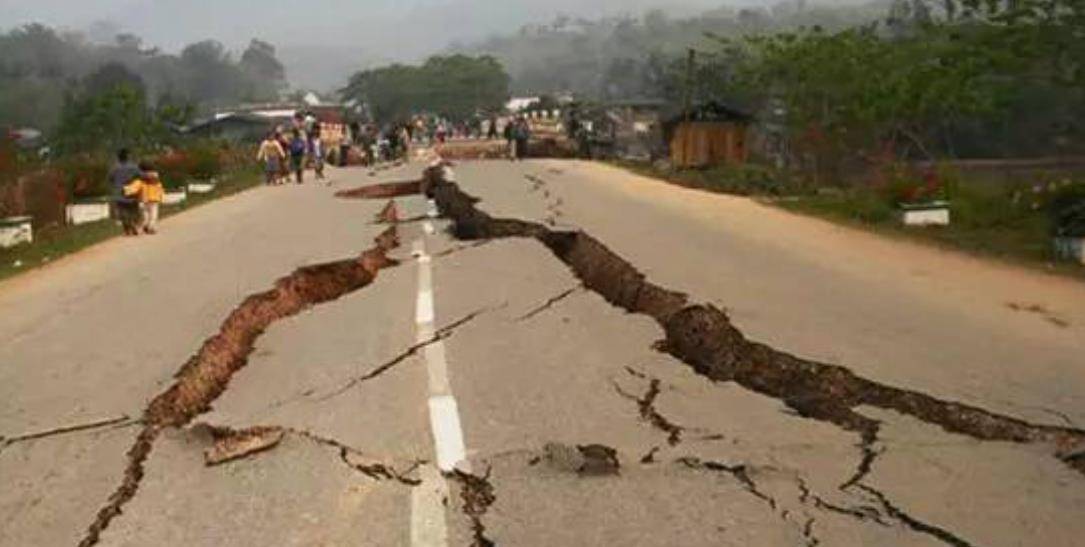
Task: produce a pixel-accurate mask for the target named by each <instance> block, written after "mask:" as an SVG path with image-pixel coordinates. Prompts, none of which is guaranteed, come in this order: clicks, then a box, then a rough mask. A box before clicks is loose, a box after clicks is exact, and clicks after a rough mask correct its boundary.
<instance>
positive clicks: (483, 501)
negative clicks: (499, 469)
mask: <svg viewBox="0 0 1085 547" xmlns="http://www.w3.org/2000/svg"><path fill="white" fill-rule="evenodd" d="M490 472H491V470H487V471H486V474H485V475H483V476H481V477H479V476H476V475H472V474H470V473H465V472H463V471H460V470H455V471H453V472H452V473H449V474H448V475H447V476H448V478H449V480H453V481H456V482H457V483H459V485H460V501H461V502H462V503H463V513H464V515H466V516H467V518H468V519H469V520H470V521H471V531H472V534H473V536H474V542H473V543H472V547H494V546H495V545H496V543H494V542H493V540H491V539H490V538H488V537H486V525H485V524H483V523H482V518H483V517H484V516H486V512H487V511H489V510H490V506H491V505H493V503H494V502H495V501H497V496H496V495H494V487H493V484H491V483H490Z"/></svg>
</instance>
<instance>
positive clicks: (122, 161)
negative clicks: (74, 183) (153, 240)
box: [109, 149, 166, 236]
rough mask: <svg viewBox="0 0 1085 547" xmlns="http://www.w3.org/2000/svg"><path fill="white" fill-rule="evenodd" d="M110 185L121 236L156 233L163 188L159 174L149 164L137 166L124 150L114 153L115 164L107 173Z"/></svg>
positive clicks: (163, 192)
mask: <svg viewBox="0 0 1085 547" xmlns="http://www.w3.org/2000/svg"><path fill="white" fill-rule="evenodd" d="M109 180H110V182H111V184H112V186H113V194H114V201H113V206H114V212H115V215H114V216H115V217H116V218H117V219H119V220H120V222H121V226H122V227H123V228H124V234H125V235H128V236H138V235H140V234H149V235H153V234H155V233H157V231H158V215H159V209H160V208H161V206H162V201H163V200H164V199H165V197H166V189H165V187H164V186H163V184H162V180H161V178H159V176H158V171H157V170H155V168H154V166H153V165H152V164H151V163H149V162H142V163H138V164H137V163H136V162H135V161H134V160H133V159H132V157H131V153H130V152H129V151H128V150H127V149H122V150H120V151H119V152H117V165H116V166H114V167H113V170H112V171H110V173H109Z"/></svg>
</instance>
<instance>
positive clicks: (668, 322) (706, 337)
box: [427, 170, 1085, 484]
mask: <svg viewBox="0 0 1085 547" xmlns="http://www.w3.org/2000/svg"><path fill="white" fill-rule="evenodd" d="M434 171H439V170H434ZM427 176H428V177H431V178H433V177H432V175H429V174H427ZM432 193H433V195H434V197H435V199H436V201H437V204H438V207H439V209H440V211H441V213H442V214H443V215H444V216H445V217H447V218H449V219H451V220H452V222H453V226H452V229H453V233H454V235H455V236H456V237H457V238H459V239H463V240H491V239H499V238H532V239H535V240H537V241H539V242H540V243H542V244H543V245H545V246H546V247H547V248H549V249H550V250H551V252H553V254H554V255H555V256H556V257H557V258H558V259H560V260H561V261H562V262H564V263H565V264H566V265H567V266H568V267H569V268H570V269H571V270H572V272H573V273H574V275H576V277H577V278H579V279H580V281H581V282H582V283H583V286H584V287H585V288H587V289H589V290H591V291H593V292H595V293H597V294H598V295H600V296H601V297H603V298H604V299H606V300H607V301H608V302H609V303H611V304H612V305H614V306H617V307H619V308H621V309H623V310H626V311H628V312H630V313H636V314H643V315H647V316H649V317H652V318H653V319H655V320H656V321H657V322H658V323H659V325H660V326H661V327H662V329H663V331H664V332H665V333H666V338H665V341H664V342H663V343H661V344H660V346H659V349H661V350H663V351H665V352H667V353H669V354H670V355H672V356H674V357H675V358H677V359H679V360H681V361H682V362H684V363H686V364H687V365H689V366H690V367H692V368H693V369H694V370H695V371H696V372H698V373H699V374H701V375H703V376H706V377H708V378H710V379H712V380H715V381H720V382H735V383H737V384H739V385H741V386H743V387H745V388H747V389H749V390H752V391H755V392H757V393H761V394H763V395H766V396H769V397H772V398H775V399H778V400H780V401H782V402H783V403H785V404H786V405H787V406H788V407H789V408H791V409H792V410H793V411H795V412H796V413H798V414H800V415H802V416H804V417H807V418H811V419H815V420H819V421H824V422H828V423H832V424H835V425H837V426H839V427H841V428H843V429H845V430H848V431H852V432H856V433H858V434H859V435H860V437H861V438H862V440H863V444H862V445H861V446H862V447H863V449H864V458H863V460H864V462H866V463H865V464H864V466H862V467H866V468H868V467H869V466H870V462H871V461H872V460H873V458H874V457H876V453H875V452H872V451H873V445H874V442H875V441H876V439H877V433H878V429H879V426H880V424H879V422H878V421H876V420H873V419H870V418H868V417H866V416H863V415H861V414H859V413H858V412H857V411H856V409H857V408H858V407H861V406H864V405H865V406H871V407H877V408H882V409H887V410H893V411H896V412H899V413H902V414H906V415H908V416H912V417H914V418H917V419H919V420H921V421H923V422H926V423H929V424H934V425H937V426H939V427H941V428H942V429H944V430H945V431H948V432H951V433H957V434H962V435H967V436H969V437H972V438H975V439H979V440H985V441H1006V442H1013V443H1042V444H1046V445H1048V446H1050V447H1051V450H1052V452H1053V455H1054V456H1056V457H1057V458H1059V459H1060V460H1061V461H1063V462H1064V463H1066V464H1067V465H1070V466H1072V467H1073V468H1075V469H1077V470H1078V471H1079V472H1082V473H1085V462H1083V461H1082V460H1083V458H1082V457H1081V456H1080V451H1081V449H1082V447H1083V446H1085V444H1083V443H1085V431H1082V430H1080V429H1076V428H1070V427H1058V426H1051V425H1039V424H1032V423H1028V422H1026V421H1023V420H1020V419H1017V418H1013V417H1009V416H1004V415H999V414H996V413H993V412H989V411H987V410H984V409H981V408H977V407H974V406H969V405H965V404H961V403H957V402H952V401H944V400H941V399H938V398H935V397H932V396H930V395H927V394H925V393H920V392H917V391H911V390H906V389H901V388H897V387H893V386H889V385H885V384H882V383H880V382H876V381H874V380H870V379H867V378H864V377H862V376H859V375H857V374H855V373H854V372H852V371H851V370H849V369H847V368H845V367H841V366H837V365H830V364H825V363H818V362H814V361H810V360H806V359H802V358H799V357H796V356H793V355H790V354H787V353H785V352H782V351H779V350H777V349H775V348H772V347H770V346H767V345H765V344H760V343H757V342H753V341H751V340H748V339H747V338H746V337H745V336H744V335H743V333H742V332H740V331H739V330H738V329H737V328H736V327H735V326H734V324H733V323H732V322H731V320H730V318H728V316H727V315H726V314H725V313H724V312H723V311H721V310H720V309H718V308H716V307H714V306H711V305H707V304H695V305H691V304H690V303H689V299H688V297H687V296H686V295H684V294H681V293H678V292H675V291H671V290H667V289H665V288H663V287H660V286H658V285H655V284H653V283H651V282H649V281H647V280H646V278H645V276H644V275H643V274H641V273H640V272H639V271H637V269H636V268H634V267H633V266H632V265H631V264H630V263H629V262H627V261H626V260H624V259H623V258H622V257H620V256H618V255H617V254H616V253H614V252H613V251H611V250H610V249H609V248H607V247H606V246H605V245H604V244H603V243H601V242H600V241H598V240H597V239H595V238H594V237H592V236H590V235H588V234H586V233H584V232H579V231H578V232H568V231H555V230H551V229H549V228H547V227H546V226H544V225H541V224H539V223H535V222H527V221H523V220H519V219H507V218H494V217H491V216H490V215H488V214H487V213H485V212H483V211H481V210H479V209H478V208H477V207H476V204H477V203H478V201H479V200H478V199H477V198H474V197H472V196H470V195H468V194H466V193H465V192H463V191H462V190H461V189H460V188H459V186H458V185H456V184H455V183H453V182H448V181H444V180H438V181H437V182H436V183H435V184H434V185H433V189H432ZM863 474H864V469H860V470H859V471H858V472H857V477H858V479H855V480H853V481H850V482H852V484H854V483H856V482H858V480H860V479H861V478H862V475H863Z"/></svg>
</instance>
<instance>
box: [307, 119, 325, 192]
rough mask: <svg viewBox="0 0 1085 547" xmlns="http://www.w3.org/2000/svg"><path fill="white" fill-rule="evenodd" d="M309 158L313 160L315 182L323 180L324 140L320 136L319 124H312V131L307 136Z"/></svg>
mask: <svg viewBox="0 0 1085 547" xmlns="http://www.w3.org/2000/svg"><path fill="white" fill-rule="evenodd" d="M309 156H310V157H311V158H312V159H313V172H315V173H316V178H317V180H325V177H324V140H323V137H322V136H321V134H320V123H319V122H317V123H315V124H313V131H312V133H310V134H309Z"/></svg>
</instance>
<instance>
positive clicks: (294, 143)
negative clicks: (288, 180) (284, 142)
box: [290, 129, 309, 184]
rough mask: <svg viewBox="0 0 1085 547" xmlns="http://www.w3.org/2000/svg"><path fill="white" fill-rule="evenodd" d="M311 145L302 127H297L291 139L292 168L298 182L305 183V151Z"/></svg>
mask: <svg viewBox="0 0 1085 547" xmlns="http://www.w3.org/2000/svg"><path fill="white" fill-rule="evenodd" d="M308 148H309V146H308V145H307V144H306V143H305V137H303V136H302V133H301V130H300V129H295V130H294V134H293V137H292V138H291V139H290V170H291V171H292V172H293V173H294V180H295V182H297V183H298V184H305V153H306V151H307V150H308Z"/></svg>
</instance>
